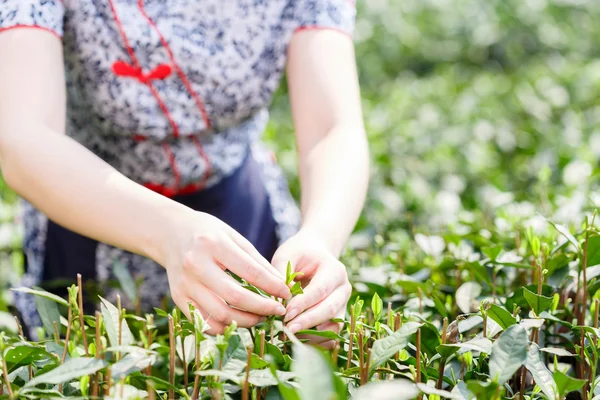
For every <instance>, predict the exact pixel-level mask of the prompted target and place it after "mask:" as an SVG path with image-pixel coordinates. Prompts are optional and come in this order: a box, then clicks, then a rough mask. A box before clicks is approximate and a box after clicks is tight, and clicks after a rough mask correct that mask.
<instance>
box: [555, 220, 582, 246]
mask: <svg viewBox="0 0 600 400" xmlns="http://www.w3.org/2000/svg"><path fill="white" fill-rule="evenodd" d="M548 222H550V224H552V226H553V227H554V229H556V230H557V231H558V233H560V234H561V235H563V236H564V237H565V238H566V239H567V240H568V241H569V242H570V243H571V244H572V245H573V246H575V248H576V249H577V250H579V243H578V242H577V239H575V236H573V235H572V234H571V232H569V229H568V228H567V227H565V226H563V225H560V224H555V223H554V222H552V221H548Z"/></svg>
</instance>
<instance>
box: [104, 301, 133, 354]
mask: <svg viewBox="0 0 600 400" xmlns="http://www.w3.org/2000/svg"><path fill="white" fill-rule="evenodd" d="M98 297H100V296H98ZM100 300H101V301H102V304H101V305H100V308H101V310H102V318H103V320H104V326H105V327H106V333H107V334H108V340H109V341H110V344H111V346H113V347H116V346H130V345H132V344H133V342H134V340H133V334H132V333H131V330H130V329H129V325H127V321H125V319H123V321H122V322H121V341H120V343H119V310H117V307H115V306H114V305H112V304H111V303H110V302H109V301H108V300H106V299H104V298H102V297H100Z"/></svg>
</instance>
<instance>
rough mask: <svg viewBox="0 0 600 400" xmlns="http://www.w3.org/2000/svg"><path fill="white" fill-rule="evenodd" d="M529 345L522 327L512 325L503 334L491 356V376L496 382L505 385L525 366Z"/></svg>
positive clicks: (494, 346) (493, 348) (495, 344)
mask: <svg viewBox="0 0 600 400" xmlns="http://www.w3.org/2000/svg"><path fill="white" fill-rule="evenodd" d="M528 343H529V340H528V338H527V331H526V330H525V328H523V327H522V326H521V325H512V326H510V327H509V328H508V329H506V330H505V331H504V332H502V334H501V335H500V337H498V339H497V340H496V342H494V345H493V346H492V354H491V356H490V363H489V367H490V376H491V377H492V379H493V380H494V382H496V383H498V384H503V383H504V382H506V381H507V380H508V379H510V377H511V376H512V375H513V374H514V373H515V372H516V371H517V369H519V368H520V367H521V366H522V365H523V363H524V362H525V360H526V359H527V345H528ZM467 386H468V384H467ZM469 390H470V389H469ZM471 391H472V390H471Z"/></svg>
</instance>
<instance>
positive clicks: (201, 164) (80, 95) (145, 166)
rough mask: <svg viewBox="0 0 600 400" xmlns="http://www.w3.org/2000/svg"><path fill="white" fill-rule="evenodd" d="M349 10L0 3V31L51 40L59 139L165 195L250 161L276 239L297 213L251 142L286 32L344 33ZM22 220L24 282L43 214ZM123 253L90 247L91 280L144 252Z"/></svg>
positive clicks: (331, 0) (331, 1)
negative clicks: (61, 103) (55, 53)
mask: <svg viewBox="0 0 600 400" xmlns="http://www.w3.org/2000/svg"><path fill="white" fill-rule="evenodd" d="M355 13H356V10H355V6H354V3H353V2H352V1H349V0H85V1H81V0H0V33H1V32H3V31H7V30H11V29H15V28H24V27H30V28H39V29H43V30H46V31H50V32H52V33H54V34H55V35H56V36H57V37H58V38H59V39H61V40H62V43H63V48H64V59H65V69H66V81H67V94H68V107H67V132H66V133H67V135H69V136H70V137H72V138H74V139H75V140H77V141H78V142H80V143H81V144H83V145H84V146H85V147H87V148H88V149H90V150H91V151H92V152H94V153H95V154H96V155H98V156H99V157H101V158H102V159H104V160H105V161H107V162H108V163H109V164H111V165H112V166H114V167H115V168H116V169H117V170H119V171H120V172H122V173H123V174H124V175H126V176H127V177H129V178H131V179H132V180H134V181H136V182H139V183H141V184H144V185H146V186H147V187H149V188H151V189H153V190H156V191H159V192H161V193H163V194H165V195H167V196H173V195H175V194H178V193H182V192H193V191H195V190H196V191H197V190H201V189H202V188H205V187H211V186H213V185H215V184H217V183H218V182H219V181H220V180H222V179H223V178H224V177H227V176H228V175H230V174H231V173H232V172H233V171H235V170H236V168H237V167H238V166H240V165H241V163H242V162H243V160H244V159H245V158H246V156H247V155H248V154H249V153H250V154H251V155H252V156H253V157H254V158H255V159H256V160H257V161H258V162H259V164H260V165H261V167H262V172H263V178H264V182H265V187H266V189H267V191H268V193H269V201H270V203H271V208H272V212H273V217H274V219H275V221H276V223H277V234H278V237H279V239H280V240H281V241H283V240H285V239H286V238H288V237H289V236H291V235H292V234H294V232H295V231H296V230H297V229H298V226H299V219H300V215H299V211H298V208H297V206H296V205H295V203H294V201H293V199H292V197H291V195H290V193H289V190H288V187H287V183H286V181H285V178H284V176H283V174H282V172H281V170H280V169H279V167H278V166H277V164H276V163H275V161H274V158H273V157H272V156H271V154H270V153H269V152H268V151H267V150H266V149H265V148H264V147H263V146H262V145H261V143H260V136H261V134H262V132H263V130H264V129H265V126H266V124H267V121H268V118H269V115H268V111H267V108H268V105H269V103H270V102H271V99H272V96H273V92H274V91H275V90H276V89H277V87H278V85H279V83H280V80H281V76H282V73H283V70H284V66H285V62H286V50H287V46H288V43H289V41H290V39H291V37H292V35H293V34H294V33H295V32H297V31H299V30H303V29H335V30H338V31H341V32H344V33H346V34H348V35H352V31H353V28H354V19H355ZM74 167H76V166H74ZM23 217H24V223H25V231H26V237H25V243H24V250H25V252H26V255H27V260H28V273H27V275H26V277H25V279H24V282H23V283H24V284H25V285H28V286H31V285H36V284H38V283H39V282H40V279H41V277H42V275H43V271H42V269H43V260H44V243H45V234H46V227H47V219H46V218H45V216H44V215H42V214H41V213H40V212H39V211H37V210H36V209H35V208H34V207H32V206H31V205H30V204H27V203H25V204H24V214H23ZM124 253H125V252H123V251H121V250H119V249H114V248H110V247H109V246H106V245H102V246H99V247H98V251H97V266H98V275H99V278H106V277H107V276H109V275H110V271H109V269H110V268H111V265H113V264H114V261H115V260H132V261H131V262H130V263H129V264H130V265H129V267H130V269H131V271H132V272H133V273H134V274H136V273H140V271H141V270H146V271H147V270H148V269H147V265H146V266H143V265H141V264H148V263H151V262H150V261H149V260H144V261H142V260H140V259H139V257H129V256H126V255H125V254H124ZM154 270H156V271H158V270H160V269H159V268H153V271H154ZM146 277H148V275H146ZM148 279H149V278H148ZM160 279H162V281H164V284H162V285H160V284H158V283H157V284H153V283H152V282H150V284H149V285H147V287H149V288H150V290H157V288H159V289H158V290H168V287H166V286H165V285H166V279H165V278H164V276H162V275H161V276H159V277H157V278H156V280H157V282H158V280H160ZM141 296H142V298H143V297H144V292H143V291H142V293H141ZM16 301H17V304H18V307H19V308H20V310H21V311H22V313H23V318H24V320H25V323H26V324H28V325H30V326H33V325H36V321H37V320H36V318H37V316H36V314H35V311H34V307H33V305H32V301H31V299H30V298H28V297H27V296H18V297H17V299H16Z"/></svg>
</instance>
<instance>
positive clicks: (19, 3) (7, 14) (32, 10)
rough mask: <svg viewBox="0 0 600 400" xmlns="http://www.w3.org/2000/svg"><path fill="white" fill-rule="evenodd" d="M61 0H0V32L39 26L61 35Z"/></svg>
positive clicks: (63, 10)
mask: <svg viewBox="0 0 600 400" xmlns="http://www.w3.org/2000/svg"><path fill="white" fill-rule="evenodd" d="M64 12H65V9H64V4H63V0H0V32H2V31H6V30H10V29H15V28H39V29H44V30H47V31H50V32H52V33H54V34H55V35H56V36H59V37H62V35H63V19H64Z"/></svg>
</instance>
